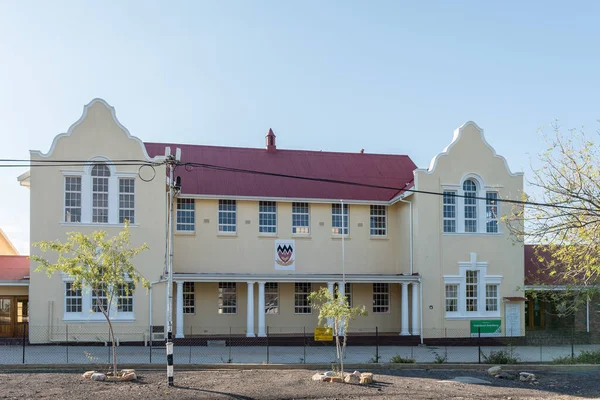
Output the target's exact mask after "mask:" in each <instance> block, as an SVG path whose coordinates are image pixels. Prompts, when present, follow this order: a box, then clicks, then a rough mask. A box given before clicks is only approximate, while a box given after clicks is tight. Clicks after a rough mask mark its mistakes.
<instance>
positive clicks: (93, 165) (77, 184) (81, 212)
mask: <svg viewBox="0 0 600 400" xmlns="http://www.w3.org/2000/svg"><path fill="white" fill-rule="evenodd" d="M63 175H64V195H63V222H64V223H84V224H122V223H124V222H125V221H126V220H127V221H129V222H130V223H132V224H134V223H136V222H137V221H136V215H135V214H136V212H135V209H136V207H135V200H136V194H135V180H136V179H135V177H136V174H135V173H123V172H117V171H116V170H115V167H114V165H112V164H111V163H110V162H107V161H106V159H104V158H103V159H102V161H100V160H98V161H96V159H95V160H91V162H90V164H89V165H88V166H87V167H86V168H85V169H84V170H83V171H63Z"/></svg>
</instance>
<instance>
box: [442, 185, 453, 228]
mask: <svg viewBox="0 0 600 400" xmlns="http://www.w3.org/2000/svg"><path fill="white" fill-rule="evenodd" d="M443 211H444V232H456V192H452V191H444V210H443Z"/></svg>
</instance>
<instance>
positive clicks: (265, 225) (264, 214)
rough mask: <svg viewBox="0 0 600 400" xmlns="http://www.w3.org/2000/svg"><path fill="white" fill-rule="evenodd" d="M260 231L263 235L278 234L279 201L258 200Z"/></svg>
mask: <svg viewBox="0 0 600 400" xmlns="http://www.w3.org/2000/svg"><path fill="white" fill-rule="evenodd" d="M258 233H260V234H261V235H276V234H277V202H276V201H259V202H258Z"/></svg>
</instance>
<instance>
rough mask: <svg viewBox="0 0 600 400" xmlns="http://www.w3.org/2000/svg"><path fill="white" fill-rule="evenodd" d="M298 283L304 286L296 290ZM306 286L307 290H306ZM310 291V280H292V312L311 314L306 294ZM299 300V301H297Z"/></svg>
mask: <svg viewBox="0 0 600 400" xmlns="http://www.w3.org/2000/svg"><path fill="white" fill-rule="evenodd" d="M299 285H302V286H303V287H304V289H303V290H300V291H299V290H298V289H299ZM306 287H308V291H306ZM311 292H312V283H310V282H294V314H297V315H310V314H312V307H311V306H310V302H309V301H308V296H309V295H310V293H311ZM298 300H300V301H301V303H299V302H298Z"/></svg>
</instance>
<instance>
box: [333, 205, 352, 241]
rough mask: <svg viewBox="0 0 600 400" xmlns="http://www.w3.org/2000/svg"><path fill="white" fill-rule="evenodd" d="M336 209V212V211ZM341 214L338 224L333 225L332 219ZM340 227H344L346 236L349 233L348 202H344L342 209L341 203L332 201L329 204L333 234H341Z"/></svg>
mask: <svg viewBox="0 0 600 400" xmlns="http://www.w3.org/2000/svg"><path fill="white" fill-rule="evenodd" d="M336 211H337V212H336ZM340 215H341V216H342V219H341V220H340V221H342V222H341V224H340V226H337V225H334V220H335V218H336V216H340ZM342 227H343V229H344V231H345V232H344V236H348V235H349V234H350V205H349V204H348V203H344V208H343V209H342V205H341V204H340V203H332V204H331V233H332V234H333V235H334V236H342Z"/></svg>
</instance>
